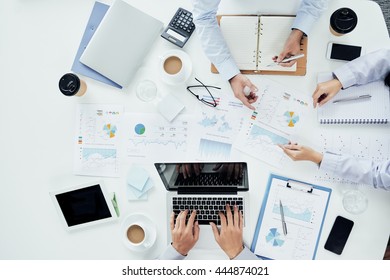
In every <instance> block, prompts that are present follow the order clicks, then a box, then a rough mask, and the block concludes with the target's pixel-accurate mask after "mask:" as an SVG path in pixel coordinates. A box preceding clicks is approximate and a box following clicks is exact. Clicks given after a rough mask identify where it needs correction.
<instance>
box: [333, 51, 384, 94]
mask: <svg viewBox="0 0 390 280" xmlns="http://www.w3.org/2000/svg"><path fill="white" fill-rule="evenodd" d="M389 73H390V49H380V50H377V51H375V52H371V53H368V54H366V55H363V56H361V57H358V58H356V59H354V60H352V61H350V62H348V63H346V64H344V65H343V66H341V67H340V68H338V69H336V70H335V71H334V72H333V74H334V75H335V76H336V77H337V79H338V80H339V81H340V83H341V84H342V85H343V88H348V87H350V86H353V85H363V84H367V83H369V82H372V81H376V80H381V79H384V78H385V77H386V75H387V74H389Z"/></svg>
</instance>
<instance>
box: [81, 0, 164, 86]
mask: <svg viewBox="0 0 390 280" xmlns="http://www.w3.org/2000/svg"><path fill="white" fill-rule="evenodd" d="M163 26H164V25H163V23H162V22H161V21H160V20H158V19H156V18H154V17H152V16H150V15H148V14H146V13H144V12H142V11H140V10H138V9H136V8H134V7H133V6H131V5H130V4H128V3H126V2H125V1H122V0H116V1H114V3H113V4H112V6H111V7H110V9H109V10H108V11H107V14H106V15H105V16H104V18H103V20H102V22H101V23H100V25H99V27H98V28H97V30H96V32H95V34H94V35H93V37H92V39H91V41H90V42H89V44H88V46H87V47H86V49H85V51H84V53H83V54H82V56H81V57H80V62H81V63H83V64H85V65H87V66H88V67H90V68H92V69H93V70H95V71H97V72H99V73H100V74H102V75H103V76H105V77H107V78H109V79H110V80H112V81H114V82H115V83H117V84H119V85H121V86H122V87H127V86H128V85H129V84H130V82H131V79H132V78H133V76H134V75H135V74H136V72H137V70H138V69H139V67H140V66H141V64H142V62H143V59H144V58H145V56H146V55H147V54H148V52H149V50H150V49H151V48H152V47H153V43H154V41H155V40H156V38H158V37H159V35H160V33H161V31H162V29H163Z"/></svg>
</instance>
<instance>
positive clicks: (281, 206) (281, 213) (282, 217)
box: [279, 199, 287, 235]
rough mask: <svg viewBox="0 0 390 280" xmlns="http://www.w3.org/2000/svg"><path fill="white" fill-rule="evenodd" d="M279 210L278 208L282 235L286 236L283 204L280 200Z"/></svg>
mask: <svg viewBox="0 0 390 280" xmlns="http://www.w3.org/2000/svg"><path fill="white" fill-rule="evenodd" d="M279 208H280V217H281V219H282V227H283V233H284V235H287V224H286V220H285V219H284V211H283V204H282V201H281V200H280V199H279Z"/></svg>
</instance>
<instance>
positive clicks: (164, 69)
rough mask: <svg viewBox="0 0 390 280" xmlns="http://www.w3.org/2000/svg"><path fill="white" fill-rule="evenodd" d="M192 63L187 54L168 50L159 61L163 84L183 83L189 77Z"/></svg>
mask: <svg viewBox="0 0 390 280" xmlns="http://www.w3.org/2000/svg"><path fill="white" fill-rule="evenodd" d="M191 71H192V62H191V58H190V57H189V55H188V54H187V53H185V52H184V51H181V50H170V51H168V52H166V53H165V54H164V55H163V56H162V57H161V60H160V76H161V78H162V80H163V82H165V83H167V84H170V85H178V84H182V83H184V82H185V81H186V80H188V78H189V77H190V75H191Z"/></svg>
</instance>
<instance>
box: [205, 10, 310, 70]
mask: <svg viewBox="0 0 390 280" xmlns="http://www.w3.org/2000/svg"><path fill="white" fill-rule="evenodd" d="M225 16H257V17H261V16H262V15H254V14H246V15H217V22H218V25H220V21H221V18H222V17H225ZM264 16H286V17H291V16H287V15H264ZM307 46H308V38H307V36H303V37H302V40H301V49H300V50H301V53H303V54H305V56H304V57H302V58H300V59H298V60H297V68H296V70H295V71H272V70H245V69H240V72H241V73H242V74H248V75H254V74H258V75H287V76H305V75H306V67H307ZM211 72H212V73H214V74H218V73H219V72H218V70H217V68H216V67H215V66H214V64H211Z"/></svg>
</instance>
